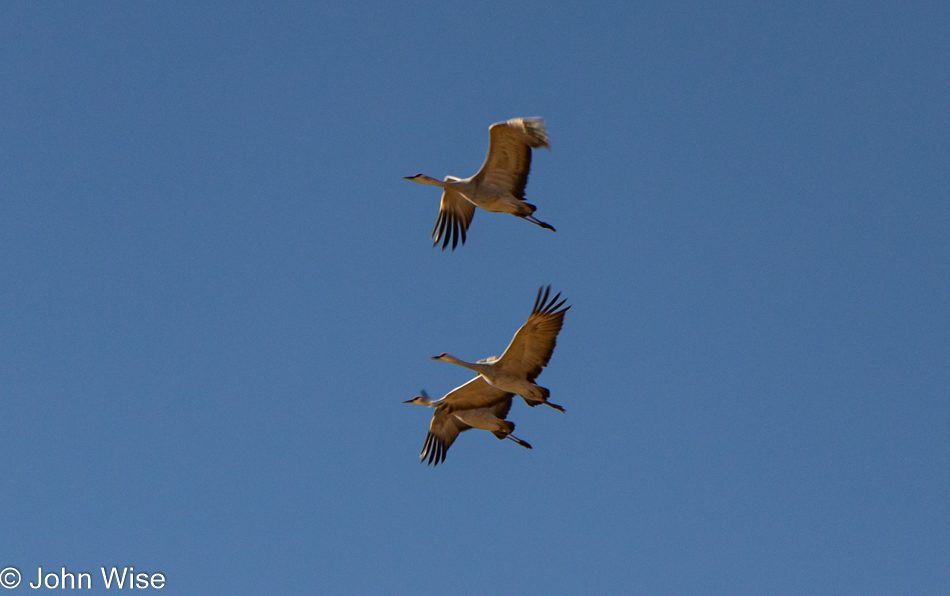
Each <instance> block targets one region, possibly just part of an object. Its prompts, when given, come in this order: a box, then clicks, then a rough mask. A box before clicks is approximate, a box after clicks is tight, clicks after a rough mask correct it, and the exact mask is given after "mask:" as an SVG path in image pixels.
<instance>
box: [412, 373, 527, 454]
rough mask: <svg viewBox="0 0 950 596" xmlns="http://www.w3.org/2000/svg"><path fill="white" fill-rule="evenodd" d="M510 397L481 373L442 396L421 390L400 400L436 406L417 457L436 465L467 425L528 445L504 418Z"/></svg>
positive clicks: (509, 405)
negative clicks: (427, 432) (489, 382)
mask: <svg viewBox="0 0 950 596" xmlns="http://www.w3.org/2000/svg"><path fill="white" fill-rule="evenodd" d="M512 397H514V395H513V394H511V393H508V392H507V391H502V390H501V389H498V388H497V387H492V386H491V385H489V384H488V383H486V382H485V380H484V379H482V378H481V377H475V378H474V379H472V380H471V381H469V382H468V383H465V384H464V385H462V386H461V387H456V388H455V389H453V390H452V391H450V392H448V393H447V394H445V396H444V397H442V399H437V400H433V399H432V398H430V397H429V396H428V394H427V393H426V392H425V391H422V395H419V396H417V397H414V398H412V399H410V400H408V401H404V402H402V403H404V404H417V405H420V406H428V407H430V408H435V413H434V414H433V415H432V422H430V423H429V434H427V435H426V442H425V444H424V445H423V446H422V452H421V453H420V454H419V459H420V460H422V461H424V460H425V459H426V456H427V455H428V456H429V465H432V464H434V465H439V464H440V463H441V462H443V461H445V454H446V452H447V451H448V450H449V447H451V446H452V443H454V442H455V439H456V437H458V436H459V433H461V432H465V431H467V430H468V429H470V428H480V429H482V430H487V431H491V433H492V434H494V435H495V436H496V437H498V438H499V439H511V440H512V441H514V442H515V443H518V444H519V445H521V446H522V447H526V448H528V449H531V445H529V444H528V443H527V442H526V441H522V440H521V439H519V438H518V437H516V436H514V435H512V434H511V433H512V432H513V431H514V430H515V423H514V422H509V421H508V420H505V416H507V415H508V410H509V409H511V398H512ZM485 403H489V404H491V405H488V406H483V407H476V408H469V407H468V406H469V405H471V404H477V405H478V404H485Z"/></svg>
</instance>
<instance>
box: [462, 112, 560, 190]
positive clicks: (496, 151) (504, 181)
mask: <svg viewBox="0 0 950 596" xmlns="http://www.w3.org/2000/svg"><path fill="white" fill-rule="evenodd" d="M488 133H489V143H488V156H487V157H486V158H485V163H483V164H482V167H481V169H480V170H478V173H477V174H475V176H473V177H472V178H473V180H476V181H478V182H480V183H483V184H490V185H492V186H497V187H501V188H506V189H508V190H509V191H510V192H511V194H513V195H514V196H515V197H517V198H518V199H521V200H524V188H525V186H526V185H527V184H528V172H529V171H530V170H531V149H532V148H538V147H547V148H549V149H550V147H551V145H550V143H549V142H548V134H547V131H546V130H545V128H544V119H542V118H512V119H511V120H508V121H507V122H496V123H495V124H492V125H491V126H490V127H488Z"/></svg>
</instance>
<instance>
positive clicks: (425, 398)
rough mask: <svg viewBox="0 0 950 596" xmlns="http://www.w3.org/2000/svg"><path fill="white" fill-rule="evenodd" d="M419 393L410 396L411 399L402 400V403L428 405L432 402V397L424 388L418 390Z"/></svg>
mask: <svg viewBox="0 0 950 596" xmlns="http://www.w3.org/2000/svg"><path fill="white" fill-rule="evenodd" d="M419 393H420V395H417V396H415V397H414V398H412V399H407V400H406V401H404V402H402V403H404V404H416V405H418V406H428V405H429V404H431V403H432V398H431V397H429V394H428V393H426V390H425V389H423V390H422V391H420V392H419Z"/></svg>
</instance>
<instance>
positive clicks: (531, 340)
mask: <svg viewBox="0 0 950 596" xmlns="http://www.w3.org/2000/svg"><path fill="white" fill-rule="evenodd" d="M542 292H543V295H542ZM550 293H551V286H548V287H547V288H541V289H540V290H538V297H537V299H535V301H534V308H533V309H532V310H531V315H529V316H528V320H527V322H525V324H524V325H522V326H521V329H519V330H518V332H517V333H515V336H514V338H513V339H512V340H511V343H510V344H508V347H507V348H505V353H504V354H502V355H501V358H499V359H498V363H497V364H496V366H498V367H500V368H502V369H504V370H507V371H511V372H513V373H516V374H519V375H520V374H524V375H526V377H527V379H528V381H532V382H533V381H534V380H535V379H537V378H538V375H540V374H541V369H543V368H544V367H545V366H547V364H548V361H549V360H551V354H553V353H554V346H555V345H557V334H558V333H560V332H561V325H563V324H564V313H566V312H567V311H568V309H569V308H571V307H570V306H564V303H565V302H566V301H567V300H561V301H560V302H558V301H557V300H558V298H560V297H561V294H560V293H558V294H557V295H556V296H554V298H551V299H550V300H548V296H549V295H550ZM562 306H564V308H561V307H562Z"/></svg>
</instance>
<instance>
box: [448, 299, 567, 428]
mask: <svg viewBox="0 0 950 596" xmlns="http://www.w3.org/2000/svg"><path fill="white" fill-rule="evenodd" d="M550 293H551V286H548V287H547V288H543V287H542V288H541V289H539V290H538V297H537V298H536V299H535V301H534V308H533V309H532V310H531V314H530V315H529V316H528V320H527V321H526V322H525V324H524V325H522V326H521V329H518V332H517V333H515V336H514V338H512V340H511V343H510V344H508V347H507V348H505V352H504V354H502V355H501V358H496V357H494V356H492V357H490V358H485V359H484V360H479V361H478V362H466V361H464V360H459V359H458V358H456V357H455V356H452V355H451V354H446V353H445V352H443V353H441V354H439V355H438V356H433V357H432V359H433V360H441V361H442V362H450V363H452V364H458V365H459V366H464V367H465V368H467V369H469V370H472V371H475V372H476V373H478V375H479V377H481V378H483V379H485V381H487V382H488V384H489V385H491V386H492V387H496V388H498V389H499V390H501V391H507V392H509V393H517V394H518V395H520V396H521V397H522V398H524V400H525V402H526V403H527V404H528V405H529V406H531V407H534V406H536V405H539V404H545V405H548V406H551V407H552V408H554V409H556V410H560V411H562V412H563V411H564V408H562V407H561V406H559V405H557V404H552V403H551V402H549V401H548V397H550V395H551V392H550V391H548V389H547V388H545V387H541V386H540V385H538V384H537V383H535V382H534V381H535V379H537V378H538V375H540V374H541V370H542V369H543V368H544V367H545V366H547V364H548V361H550V360H551V354H553V353H554V346H555V345H556V344H557V335H558V333H560V331H561V326H562V325H563V324H564V313H566V312H567V311H568V309H569V308H571V307H570V306H564V303H565V302H567V300H566V299H565V300H561V301H560V302H558V298H560V297H561V294H560V293H558V294H557V295H555V296H554V298H551V299H550V300H548V296H549V295H550ZM562 307H563V308H562ZM488 405H491V404H490V403H488V404H484V405H483V406H482V407H487V406H488ZM471 407H477V404H472V405H471Z"/></svg>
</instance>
